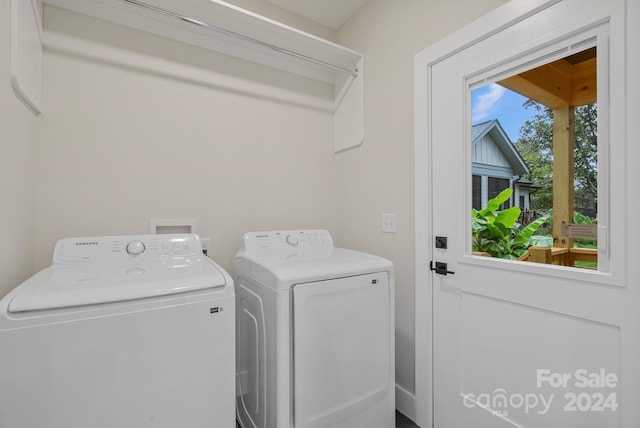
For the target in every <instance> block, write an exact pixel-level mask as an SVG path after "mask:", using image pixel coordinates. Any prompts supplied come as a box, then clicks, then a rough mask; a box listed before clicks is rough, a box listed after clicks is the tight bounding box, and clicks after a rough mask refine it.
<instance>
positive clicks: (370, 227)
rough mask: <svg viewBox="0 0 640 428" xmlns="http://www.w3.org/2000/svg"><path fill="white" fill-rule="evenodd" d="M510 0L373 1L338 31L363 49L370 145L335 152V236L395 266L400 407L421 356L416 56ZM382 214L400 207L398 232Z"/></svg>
mask: <svg viewBox="0 0 640 428" xmlns="http://www.w3.org/2000/svg"><path fill="white" fill-rule="evenodd" d="M505 2H506V0H482V1H469V0H403V1H391V0H371V1H370V2H369V3H367V4H366V5H365V6H364V7H363V8H362V9H361V10H360V11H359V12H358V13H357V14H356V15H354V16H353V17H352V18H351V19H350V20H349V21H347V23H345V25H343V26H342V27H341V28H340V29H339V30H338V35H337V39H336V40H337V42H338V43H340V44H343V45H345V46H347V47H350V48H352V49H354V50H357V51H359V52H362V53H364V55H365V64H366V76H365V100H366V102H365V103H366V104H365V141H364V144H363V145H362V146H361V147H359V148H356V149H354V150H350V151H347V152H344V153H340V154H339V155H338V156H337V161H338V185H339V188H338V189H339V190H338V219H337V222H338V232H337V243H338V244H339V245H341V246H346V247H352V248H356V249H361V250H364V251H370V252H373V253H377V254H380V255H383V256H385V257H387V258H389V259H391V260H392V261H393V262H394V264H395V266H396V382H397V383H398V385H399V387H400V392H401V394H400V395H399V396H398V406H399V408H400V409H401V410H403V411H405V412H407V413H408V414H409V415H411V413H412V409H411V408H403V406H409V407H410V406H411V404H410V403H407V401H411V395H412V394H413V393H414V391H415V382H414V373H415V371H414V367H415V363H416V362H415V359H414V239H415V237H414V205H413V192H414V190H413V187H414V186H413V180H414V176H413V147H414V140H413V129H414V126H413V115H414V112H413V105H414V104H413V103H414V100H413V57H414V55H415V54H416V53H417V52H419V51H421V50H423V49H425V48H426V47H428V46H429V45H431V44H432V43H434V42H435V41H437V40H439V39H441V38H443V37H444V36H446V35H447V34H450V33H452V32H453V31H455V30H457V29H458V28H460V27H462V26H464V25H465V24H467V23H469V22H471V21H473V20H474V19H476V18H479V17H480V16H482V15H484V14H485V13H487V12H489V11H490V10H492V9H494V8H496V7H498V6H499V5H501V4H503V3H505ZM382 213H397V219H398V232H397V233H396V234H386V233H385V234H383V233H381V231H380V227H381V217H382V216H381V215H382ZM427 264H428V261H427V260H425V269H426V266H427ZM403 390H404V391H403ZM405 400H407V401H405Z"/></svg>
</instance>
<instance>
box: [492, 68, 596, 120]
mask: <svg viewBox="0 0 640 428" xmlns="http://www.w3.org/2000/svg"><path fill="white" fill-rule="evenodd" d="M497 83H498V84H499V85H501V86H504V87H505V88H507V89H510V90H512V91H514V92H517V93H519V94H520V95H523V96H525V97H527V98H530V99H532V100H534V101H536V102H538V103H540V104H542V105H544V106H546V107H549V108H551V109H553V110H555V109H557V108H560V107H564V106H567V105H572V106H582V105H586V104H591V103H595V102H596V101H597V89H598V88H597V60H596V58H595V57H593V58H591V59H588V60H585V61H581V62H579V63H577V64H575V65H571V64H570V63H569V62H567V61H565V60H564V59H560V60H557V61H554V62H551V63H549V64H545V65H543V66H540V67H537V68H534V69H533V70H529V71H525V72H523V73H520V74H517V75H515V76H512V77H508V78H506V79H503V80H500V81H499V82H497Z"/></svg>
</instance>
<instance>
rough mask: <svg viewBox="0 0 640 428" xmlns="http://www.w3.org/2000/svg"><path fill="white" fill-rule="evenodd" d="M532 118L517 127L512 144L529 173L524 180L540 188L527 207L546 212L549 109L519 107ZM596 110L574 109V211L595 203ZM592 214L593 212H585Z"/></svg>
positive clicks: (550, 173) (550, 187)
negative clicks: (525, 163) (531, 113)
mask: <svg viewBox="0 0 640 428" xmlns="http://www.w3.org/2000/svg"><path fill="white" fill-rule="evenodd" d="M523 107H524V108H525V109H534V110H535V115H534V116H533V117H532V118H531V119H530V120H527V121H526V122H525V123H524V124H523V125H522V127H521V128H520V136H519V138H518V140H517V141H516V143H515V145H516V147H517V149H518V151H519V152H520V154H521V155H522V157H523V159H524V160H525V162H527V165H529V168H530V170H531V173H530V174H528V175H527V176H526V177H525V178H527V179H529V180H531V181H533V182H534V183H536V184H537V185H539V186H540V189H538V190H537V191H536V192H534V193H533V194H532V195H531V208H532V209H535V210H549V209H551V208H552V205H553V110H551V109H550V108H548V107H545V106H543V105H542V104H539V103H536V102H535V101H532V100H528V101H526V102H525V103H524V104H523ZM597 120H598V107H597V104H589V105H585V106H581V107H576V109H575V128H574V135H575V153H574V156H575V179H574V180H575V198H574V199H575V204H576V208H580V207H584V206H587V205H588V204H589V203H596V202H597V200H595V198H596V197H597V194H598V191H597V189H598V164H597V155H598V122H597ZM589 214H590V215H593V213H589Z"/></svg>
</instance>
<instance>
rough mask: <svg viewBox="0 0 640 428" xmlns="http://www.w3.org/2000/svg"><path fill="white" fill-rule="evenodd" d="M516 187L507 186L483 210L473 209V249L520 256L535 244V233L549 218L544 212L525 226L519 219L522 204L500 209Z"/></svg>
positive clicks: (502, 255)
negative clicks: (543, 214) (533, 237)
mask: <svg viewBox="0 0 640 428" xmlns="http://www.w3.org/2000/svg"><path fill="white" fill-rule="evenodd" d="M512 193H513V189H511V188H507V189H505V190H504V191H502V192H501V193H500V194H498V195H497V196H496V197H495V198H493V199H490V200H489V201H488V202H487V207H486V208H484V209H482V210H476V209H473V210H472V213H471V218H472V228H471V233H472V250H473V251H479V252H484V253H489V254H491V256H493V257H499V258H503V259H517V258H518V257H520V256H522V255H523V254H524V253H526V252H527V250H528V249H529V247H530V246H531V245H532V244H533V240H532V236H533V235H534V234H535V232H536V231H537V230H538V228H540V226H542V225H543V224H544V223H545V222H546V221H547V220H548V219H549V216H548V215H545V216H542V217H540V218H538V219H536V220H535V221H533V222H531V223H530V224H528V225H527V226H526V227H524V228H523V227H521V226H520V224H519V223H518V218H519V217H520V208H518V207H511V208H507V209H504V210H499V208H500V205H502V204H503V203H504V202H506V201H507V200H509V198H510V197H511V194H512Z"/></svg>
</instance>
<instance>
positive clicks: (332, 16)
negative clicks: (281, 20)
mask: <svg viewBox="0 0 640 428" xmlns="http://www.w3.org/2000/svg"><path fill="white" fill-rule="evenodd" d="M266 1H268V2H269V3H272V4H275V5H276V6H280V7H281V8H283V9H286V10H288V11H290V12H293V13H295V14H297V15H300V16H304V17H305V18H308V19H310V20H312V21H315V22H317V23H319V24H322V25H324V26H326V27H329V28H333V29H334V30H336V29H338V27H340V26H341V25H342V24H343V23H344V22H345V21H346V20H347V19H349V17H350V16H351V15H353V14H354V12H355V11H357V10H358V9H360V8H361V7H362V6H363V5H364V4H365V3H366V2H367V1H368V0H322V1H319V0H266Z"/></svg>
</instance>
